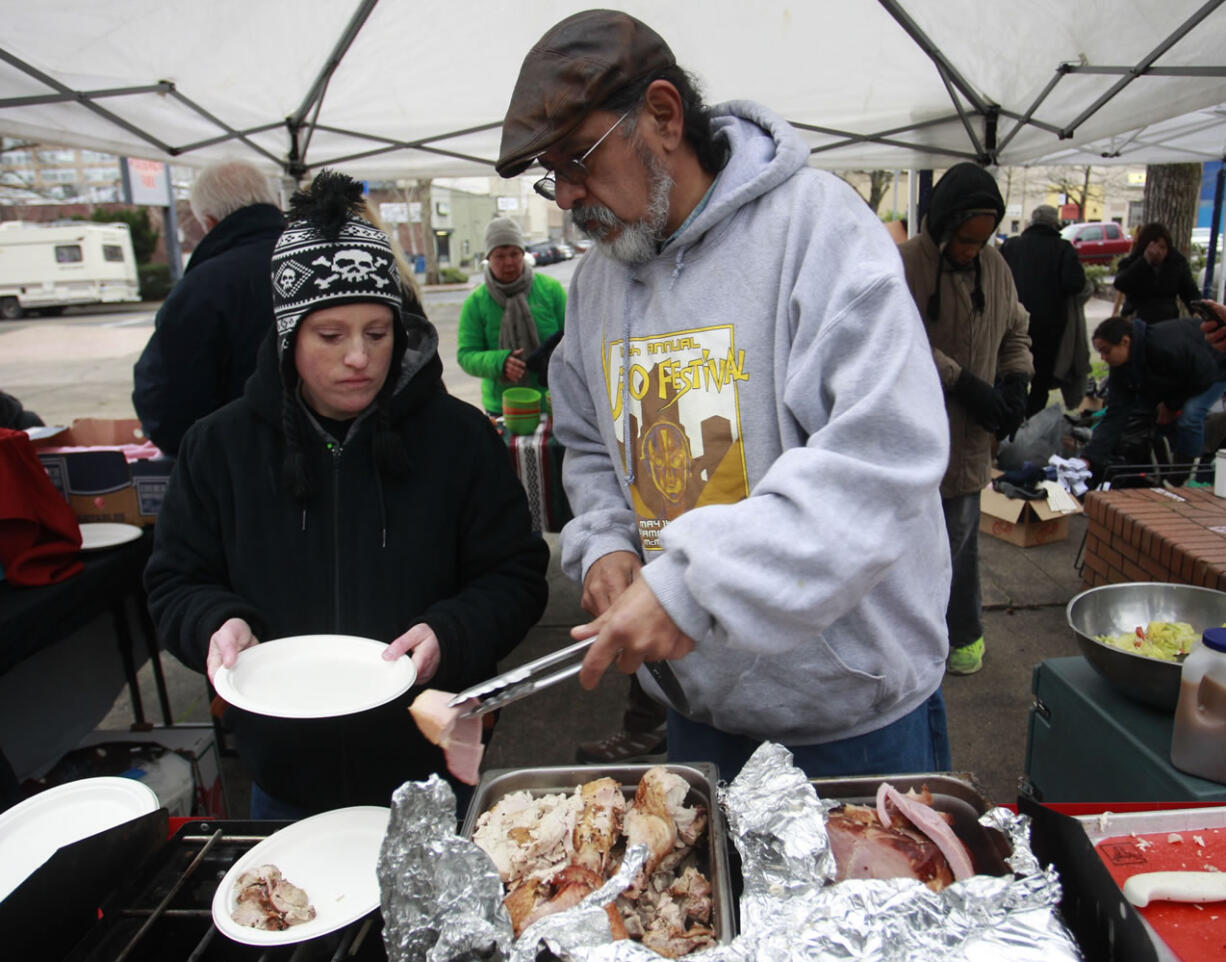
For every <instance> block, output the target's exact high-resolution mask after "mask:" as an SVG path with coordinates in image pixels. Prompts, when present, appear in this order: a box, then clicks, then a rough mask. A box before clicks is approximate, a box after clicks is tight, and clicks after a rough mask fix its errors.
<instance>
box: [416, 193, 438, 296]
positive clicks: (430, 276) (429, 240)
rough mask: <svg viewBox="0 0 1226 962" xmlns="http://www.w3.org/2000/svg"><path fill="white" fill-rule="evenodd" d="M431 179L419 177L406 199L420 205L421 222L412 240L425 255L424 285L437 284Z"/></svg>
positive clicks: (436, 250) (436, 255) (436, 249)
mask: <svg viewBox="0 0 1226 962" xmlns="http://www.w3.org/2000/svg"><path fill="white" fill-rule="evenodd" d="M433 183H434V178H433V177H419V178H417V181H416V182H415V183H414V185H413V188H412V190H411V191H410V192H409V195H408V199H409V200H410V201H412V202H415V203H418V204H420V205H421V222H420V223H419V224H418V225H417V228H418V231H420V233H419V234H418V236H417V237H416V238H415V239H414V245H415V246H416V248H417V250H419V251H420V252H421V253H423V254H425V255H426V276H425V283H426V284H437V283H438V282H439V273H438V247H437V245H436V244H435V242H434V208H433V205H432V204H431V202H430V187H431V185H432V184H433Z"/></svg>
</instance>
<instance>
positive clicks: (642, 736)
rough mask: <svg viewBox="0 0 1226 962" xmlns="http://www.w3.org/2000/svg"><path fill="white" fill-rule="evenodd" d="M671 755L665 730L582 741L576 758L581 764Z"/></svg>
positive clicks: (650, 760)
mask: <svg viewBox="0 0 1226 962" xmlns="http://www.w3.org/2000/svg"><path fill="white" fill-rule="evenodd" d="M667 759H668V735H667V734H666V733H665V732H663V731H659V730H657V731H654V732H618V733H617V734H616V735H610V736H609V737H608V738H602V739H600V740H599V741H594V742H581V743H580V745H579V749H578V750H577V751H576V752H575V761H577V762H579V763H580V764H581V765H616V764H619V763H621V762H644V763H655V762H663V761H667Z"/></svg>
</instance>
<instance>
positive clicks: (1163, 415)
mask: <svg viewBox="0 0 1226 962" xmlns="http://www.w3.org/2000/svg"><path fill="white" fill-rule="evenodd" d="M1178 417H1179V412H1178V411H1172V410H1171V409H1170V408H1168V407H1167V406H1166V405H1165V404H1163V403H1162V402H1161V401H1159V402H1158V416H1157V418H1156V420H1157V422H1158V423H1159V424H1170V423H1171V422H1172V421H1174V420H1175V419H1176V418H1178Z"/></svg>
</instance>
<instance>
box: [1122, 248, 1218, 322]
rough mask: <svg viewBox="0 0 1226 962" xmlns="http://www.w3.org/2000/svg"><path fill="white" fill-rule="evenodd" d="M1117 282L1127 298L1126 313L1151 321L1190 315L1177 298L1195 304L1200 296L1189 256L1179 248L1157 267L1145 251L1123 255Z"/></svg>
mask: <svg viewBox="0 0 1226 962" xmlns="http://www.w3.org/2000/svg"><path fill="white" fill-rule="evenodd" d="M1113 283H1114V284H1115V288H1116V290H1119V291H1123V292H1124V294H1125V296H1126V297H1127V301H1126V303H1125V304H1124V313H1125V314H1128V313H1135V314H1136V316H1137V317H1139V318H1140V319H1141V320H1143V321H1148V322H1149V323H1150V324H1158V323H1160V322H1161V321H1169V320H1170V319H1171V318H1172V317H1188V316H1189V315H1188V312H1186V311H1181V310H1180V309H1179V302H1178V301H1177V300H1176V298H1178V299H1179V300H1182V301H1183V302H1184V303H1185V304H1191V303H1192V302H1193V301H1195V300H1197V299H1198V298H1199V297H1200V291H1198V290H1197V289H1196V281H1194V280H1193V279H1192V268H1191V266H1190V265H1189V264H1188V259H1187V258H1186V257H1184V256H1183V255H1182V254H1181V253H1179V251H1176V250H1172V251H1168V252H1167V255H1166V257H1165V258H1164V259H1163V261H1162V263H1161V264H1159V265H1158V267H1157V269H1155V268H1153V267H1151V266H1150V264H1149V261H1147V260H1146V259H1145V252H1144V251H1137V252H1136V253H1134V254H1129V255H1127V256H1126V257H1123V258H1121V259H1120V263H1119V266H1117V267H1116V269H1115V281H1114V282H1113Z"/></svg>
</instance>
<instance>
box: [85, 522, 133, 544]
mask: <svg viewBox="0 0 1226 962" xmlns="http://www.w3.org/2000/svg"><path fill="white" fill-rule="evenodd" d="M141 533H142V532H141V529H140V528H138V527H137V526H136V525H134V524H111V523H107V522H86V523H85V524H83V525H81V550H82V551H98V550H99V549H101V548H114V547H115V546H116V545H121V544H127V543H128V542H129V541H135V540H136V539H137V538H139V537H140V536H141Z"/></svg>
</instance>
